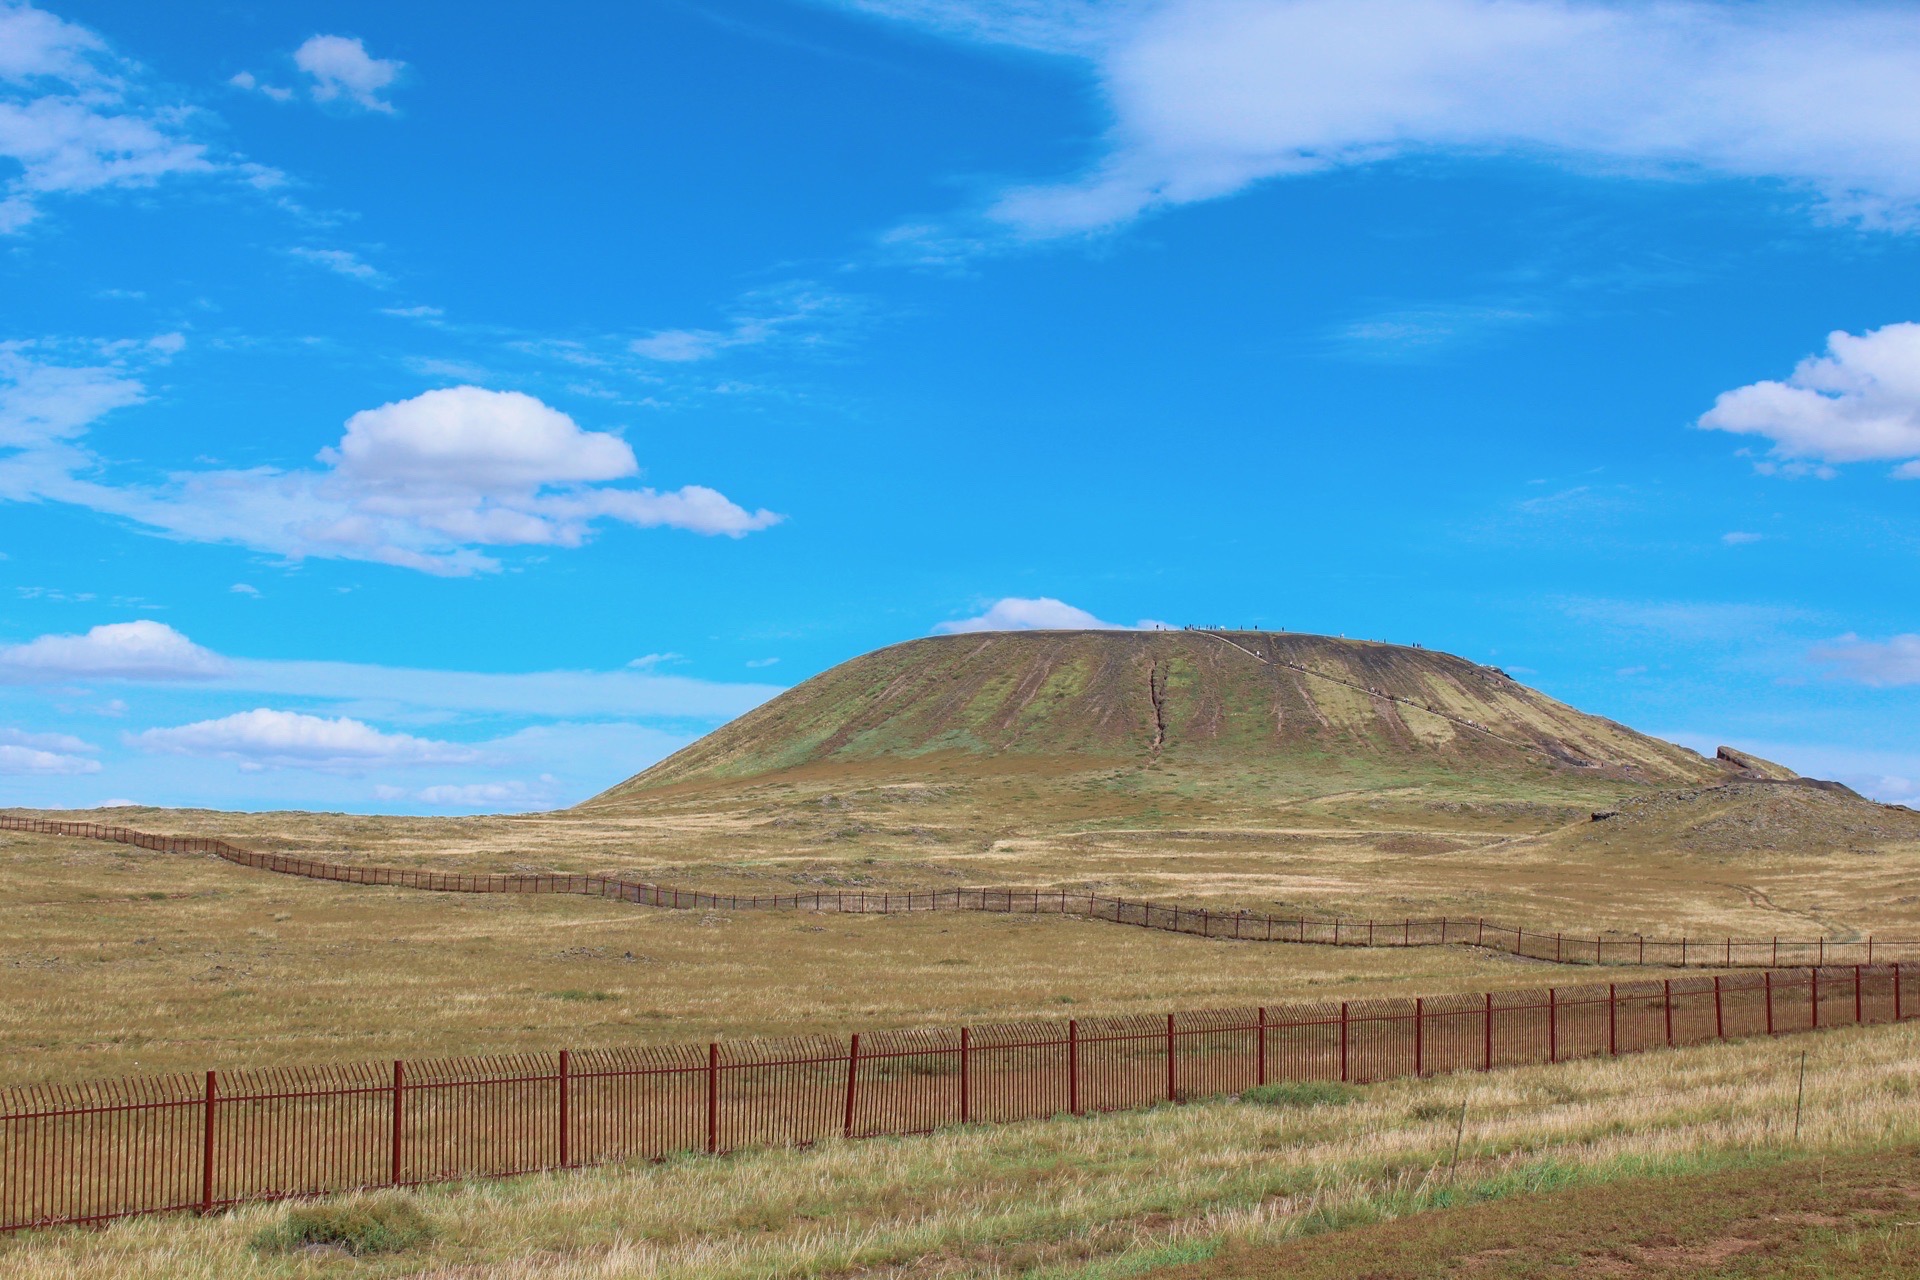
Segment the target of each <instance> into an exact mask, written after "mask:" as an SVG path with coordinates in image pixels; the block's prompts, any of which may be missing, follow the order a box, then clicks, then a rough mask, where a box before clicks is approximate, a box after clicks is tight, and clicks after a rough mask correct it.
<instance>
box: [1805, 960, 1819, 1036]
mask: <svg viewBox="0 0 1920 1280" xmlns="http://www.w3.org/2000/svg"><path fill="white" fill-rule="evenodd" d="M1807 991H1808V992H1809V994H1808V996H1807V1003H1808V1004H1809V1005H1810V1006H1812V1008H1813V1029H1814V1030H1815V1031H1818V1030H1819V1029H1820V970H1819V969H1817V968H1816V969H1809V970H1808V971H1807Z"/></svg>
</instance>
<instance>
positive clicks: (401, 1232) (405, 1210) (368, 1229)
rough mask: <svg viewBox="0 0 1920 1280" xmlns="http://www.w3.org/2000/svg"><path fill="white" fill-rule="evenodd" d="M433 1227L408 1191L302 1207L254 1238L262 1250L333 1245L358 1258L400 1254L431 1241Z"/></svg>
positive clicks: (288, 1251) (258, 1249) (293, 1209)
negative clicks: (363, 1255)
mask: <svg viewBox="0 0 1920 1280" xmlns="http://www.w3.org/2000/svg"><path fill="white" fill-rule="evenodd" d="M432 1237H433V1226H432V1224H431V1223H429V1222H428V1221H427V1218H426V1215H425V1214H423V1213H421V1212H420V1210H419V1208H418V1207H417V1206H416V1205H415V1204H414V1203H413V1201H412V1200H411V1199H409V1198H408V1197H406V1196H403V1195H387V1196H372V1197H363V1198H358V1199H353V1200H344V1201H338V1202H329V1203H326V1204H308V1205H299V1206H296V1207H295V1208H292V1209H289V1210H287V1212H286V1214H285V1216H283V1217H282V1218H281V1219H280V1221H279V1222H276V1223H274V1224H273V1225H272V1226H270V1227H266V1228H263V1229H262V1230H261V1231H259V1232H258V1233H257V1234H255V1236H254V1237H253V1247H254V1249H255V1250H256V1251H258V1252H260V1253H290V1252H292V1251H293V1250H295V1249H299V1248H303V1247H305V1246H307V1245H334V1246H337V1247H339V1248H342V1249H345V1250H346V1251H347V1252H348V1253H351V1254H354V1255H356V1256H359V1255H362V1254H369V1253H398V1252H400V1251H402V1250H405V1249H411V1248H414V1247H415V1246H416V1245H421V1244H424V1243H426V1242H427V1241H428V1240H429V1239H431V1238H432Z"/></svg>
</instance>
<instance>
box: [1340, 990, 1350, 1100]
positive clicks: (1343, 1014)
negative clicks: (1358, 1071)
mask: <svg viewBox="0 0 1920 1280" xmlns="http://www.w3.org/2000/svg"><path fill="white" fill-rule="evenodd" d="M1349 1061H1350V1060H1349V1057H1348V1054H1347V1002H1346V1001H1345V1000H1342V1001H1341V1002H1340V1079H1341V1080H1343V1081H1345V1080H1351V1079H1352V1078H1353V1070H1352V1068H1351V1066H1350V1065H1349Z"/></svg>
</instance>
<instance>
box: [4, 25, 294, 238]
mask: <svg viewBox="0 0 1920 1280" xmlns="http://www.w3.org/2000/svg"><path fill="white" fill-rule="evenodd" d="M0 158H4V159H5V160H7V161H10V162H11V163H12V164H13V165H16V166H18V172H16V173H14V174H12V175H11V176H10V177H8V178H6V179H5V181H4V183H3V184H0V234H5V233H9V232H16V231H19V230H21V229H22V228H24V227H25V226H26V225H27V224H28V223H30V222H32V221H33V220H34V218H35V217H37V216H38V215H39V213H40V211H41V209H42V208H43V206H44V205H45V203H46V202H47V200H48V199H50V198H53V197H71V196H77V195H83V194H86V193H89V192H98V191H107V190H124V189H129V188H141V187H151V186H154V185H155V184H157V183H159V182H161V181H163V180H166V179H172V178H181V177H188V176H193V175H201V176H206V175H225V176H227V177H230V178H236V179H239V180H241V181H244V182H248V183H251V184H253V185H255V186H273V185H277V184H278V183H279V181H280V175H278V174H277V173H275V172H274V171H273V170H270V169H267V168H265V167H264V166H260V165H254V164H249V163H246V162H244V161H241V160H238V159H235V158H232V157H228V156H223V155H220V154H217V153H216V152H215V150H214V149H213V148H212V147H211V146H210V145H209V144H208V143H207V142H206V141H204V140H203V139H202V138H201V137H199V136H197V133H196V119H195V113H194V111H193V110H192V109H191V108H189V107H188V106H187V105H186V104H184V103H182V102H177V101H168V100H166V99H165V98H163V97H162V96H161V95H160V93H159V92H158V91H157V90H156V89H154V87H153V86H152V85H151V84H150V83H149V78H148V76H147V74H146V72H145V69H144V68H142V67H141V66H139V65H138V64H137V63H135V62H132V61H130V60H129V59H126V58H123V57H121V56H120V55H118V54H116V53H115V52H114V51H113V49H112V48H111V47H109V45H108V44H107V42H106V41H105V40H104V39H102V38H101V37H100V36H99V35H98V34H96V33H95V32H93V31H92V30H90V29H89V28H87V27H84V26H81V25H80V24H78V23H75V22H69V21H67V20H65V19H63V18H60V17H58V16H56V15H54V14H52V13H49V12H48V11H46V10H45V9H41V8H37V7H36V6H34V5H32V4H27V3H23V2H22V0H0Z"/></svg>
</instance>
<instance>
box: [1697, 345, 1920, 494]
mask: <svg viewBox="0 0 1920 1280" xmlns="http://www.w3.org/2000/svg"><path fill="white" fill-rule="evenodd" d="M1700 425H1701V426H1702V427H1705V428H1707V429H1709V430H1713V431H1731V432H1735V433H1738V434H1743V435H1758V436H1763V437H1765V438H1767V439H1769V440H1771V441H1773V455H1774V456H1775V457H1777V458H1781V459H1784V460H1786V462H1787V464H1788V465H1789V466H1792V465H1793V464H1796V463H1797V464H1808V463H1845V462H1886V461H1898V460H1901V459H1907V460H1908V461H1907V462H1906V464H1905V465H1903V466H1901V467H1898V468H1896V469H1895V471H1894V474H1895V475H1897V476H1901V477H1903V478H1916V477H1920V324H1914V323H1911V322H1908V323H1902V324H1890V325H1887V326H1885V327H1884V328H1880V329H1871V330H1868V331H1867V332H1866V333H1863V334H1860V335H1859V336H1857V337H1856V336H1855V335H1853V334H1850V333H1841V332H1835V333H1831V334H1829V335H1827V354H1825V355H1823V356H1808V357H1807V358H1806V359H1804V360H1802V361H1801V362H1800V363H1799V364H1798V365H1796V366H1795V367H1794V370H1793V373H1792V374H1790V375H1789V376H1788V378H1787V380H1786V381H1785V382H1775V381H1771V380H1768V381H1763V382H1755V383H1751V384H1749V385H1747V386H1744V387H1737V388H1735V389H1734V390H1732V391H1724V392H1722V393H1721V394H1720V396H1719V397H1718V398H1717V399H1716V400H1715V401H1714V403H1713V408H1711V409H1709V410H1708V411H1707V412H1706V413H1704V414H1702V415H1701V417H1700ZM1829 474H1830V473H1829Z"/></svg>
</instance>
